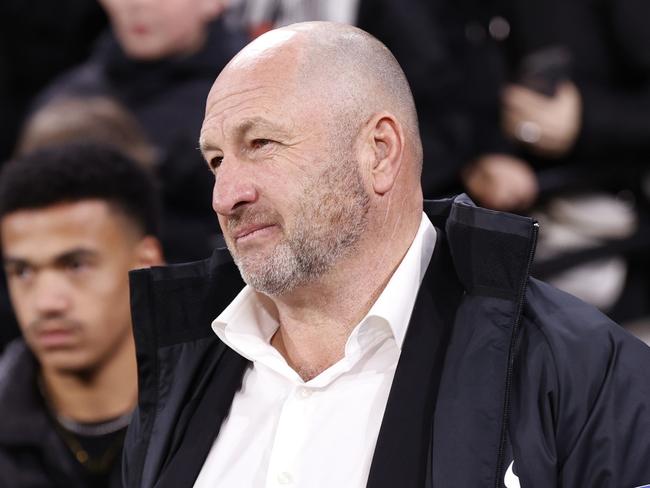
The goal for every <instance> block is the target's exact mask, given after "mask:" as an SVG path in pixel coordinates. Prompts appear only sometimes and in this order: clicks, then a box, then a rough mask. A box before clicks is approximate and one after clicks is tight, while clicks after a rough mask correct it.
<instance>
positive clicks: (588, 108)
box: [0, 0, 650, 486]
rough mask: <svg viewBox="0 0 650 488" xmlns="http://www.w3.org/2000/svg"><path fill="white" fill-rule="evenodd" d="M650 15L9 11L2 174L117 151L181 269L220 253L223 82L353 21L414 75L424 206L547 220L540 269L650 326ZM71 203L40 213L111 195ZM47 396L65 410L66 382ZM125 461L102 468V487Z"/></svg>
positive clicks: (570, 9)
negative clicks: (217, 133) (217, 151)
mask: <svg viewBox="0 0 650 488" xmlns="http://www.w3.org/2000/svg"><path fill="white" fill-rule="evenodd" d="M649 18H650V3H648V2H647V1H644V0H453V1H452V0H402V1H399V2H398V1H395V0H327V1H326V0H98V1H97V2H95V1H90V0H58V1H57V2H48V1H45V0H3V2H1V3H0V38H1V39H0V107H1V111H0V160H2V161H7V162H6V163H4V165H3V166H4V167H5V168H3V173H2V177H5V178H7V177H8V176H7V174H9V173H10V172H9V169H8V168H9V166H11V165H13V164H19V163H21V161H25V160H30V157H32V158H33V155H35V154H36V155H39V154H50V155H51V154H52V151H54V152H55V153H56V151H64V154H67V153H65V151H72V152H73V153H74V152H75V151H82V153H81V154H85V155H86V157H88V158H91V159H88V160H87V161H86V163H87V164H88V165H93V164H94V163H95V161H94V160H92V157H98V158H99V159H102V158H103V157H104V156H101V154H104V153H103V152H102V151H108V153H111V154H112V151H115V152H119V153H120V154H121V155H124V157H126V158H128V159H129V160H133V161H134V164H135V165H137V166H138V168H140V169H141V170H142V171H144V172H145V173H146V174H147V175H148V176H149V177H150V178H152V180H153V181H155V190H156V192H157V194H158V195H159V197H160V201H161V206H160V208H161V215H162V218H161V227H160V232H155V233H154V234H155V236H156V238H158V237H159V238H160V242H161V245H162V251H163V254H164V256H165V260H166V261H167V262H183V261H191V260H197V259H201V258H204V257H207V256H209V255H210V253H211V250H212V249H213V248H214V247H215V246H216V245H218V244H219V242H220V238H219V228H218V222H217V220H216V218H215V217H214V215H213V213H212V210H211V208H210V198H211V189H212V177H211V174H210V172H209V171H208V170H207V168H206V165H205V162H203V161H202V159H201V155H200V153H199V151H198V149H197V146H198V143H197V141H198V136H199V129H200V126H201V123H202V119H203V113H204V109H205V106H204V105H205V99H206V96H207V94H208V91H209V89H210V86H211V84H212V83H213V81H214V79H215V78H216V76H217V75H218V73H219V72H220V70H221V69H222V68H223V66H224V65H225V64H226V63H227V62H228V60H229V59H230V58H231V57H232V56H233V55H234V54H235V53H236V52H237V51H238V50H239V49H240V48H242V47H243V46H244V45H245V44H246V43H247V42H248V41H250V40H251V39H252V38H254V37H255V36H257V35H259V34H261V33H263V32H265V31H267V30H269V29H271V28H273V27H275V26H280V25H286V24H289V23H293V22H298V21H304V20H333V21H338V22H344V23H349V24H354V25H357V26H359V27H360V28H362V29H364V30H366V31H368V32H370V33H371V34H373V35H375V36H376V37H377V38H379V39H380V40H381V41H382V42H384V43H385V44H386V45H387V46H388V47H389V48H390V49H391V51H392V52H393V53H394V55H395V56H396V58H397V59H398V61H399V62H400V64H401V65H402V67H403V68H404V71H405V73H406V75H407V77H408V79H409V82H410V84H411V87H412V91H413V94H414V97H415V100H416V104H417V108H418V114H419V123H420V130H421V133H422V140H423V146H424V167H423V173H422V184H423V189H424V194H425V198H436V197H441V196H446V195H450V194H453V193H460V192H467V193H468V194H469V195H470V196H471V197H472V198H473V199H474V200H475V201H476V202H477V203H478V204H480V205H482V206H484V207H488V208H492V209H495V210H504V211H509V212H514V213H520V214H525V215H531V216H533V217H534V218H536V219H537V220H538V221H539V222H540V234H539V235H540V237H539V243H538V251H537V255H536V258H535V265H534V266H535V269H534V274H535V275H536V276H538V277H540V278H544V279H546V280H548V281H550V282H552V283H554V284H556V285H557V286H559V287H561V288H564V289H565V290H568V291H570V292H571V293H573V294H576V295H578V296H579V297H581V298H583V299H584V300H586V301H589V302H591V303H593V304H595V305H596V306H598V307H599V308H601V309H602V310H604V311H605V312H606V313H608V314H610V315H611V316H612V317H613V318H614V319H615V320H618V321H630V320H635V319H638V318H640V317H647V316H648V315H650V306H649V301H650V287H649V285H648V282H649V281H650V266H649V262H648V261H649V259H648V256H649V255H650V253H649V252H648V251H649V250H650V220H649V216H650V212H649V210H650V208H649V203H648V202H649V201H650V164H649V163H650V30H648V29H647V27H646V21H647V19H649ZM80 144H81V146H80ZM88 145H91V146H92V147H95V146H96V147H95V149H93V150H89V149H88ZM62 148H64V149H62ZM65 148H67V149H65ZM80 148H81V149H80ZM43 151H45V153H43ZM47 151H50V153H48V152H47ZM83 151H86V152H85V153H84V152H83ZM93 151H95V152H93ZM93 155H94V156H93ZM48 157H50V158H54V159H57V158H59V159H58V160H60V161H63V160H66V161H67V160H68V159H70V158H71V160H73V159H75V158H74V157H72V156H65V157H64V156H60V154H59V156H56V157H55V156H46V157H45V159H47V158H48ZM106 157H108V156H106ZM111 157H112V156H111ZM66 158H68V159H66ZM109 159H110V158H109ZM8 172H9V173H8ZM52 174H56V172H53V173H52ZM107 178H108V176H107ZM2 184H3V182H2V181H0V186H1V185H2ZM64 193H65V192H64ZM0 197H1V195H0ZM57 198H59V200H57ZM57 198H55V199H54V200H52V201H46V200H44V201H43V202H44V203H36V204H33V205H32V204H28V205H27V208H32V207H37V208H49V207H50V206H51V205H53V204H57V203H60V202H63V201H76V200H84V199H89V198H90V199H97V198H99V199H100V200H101V199H102V198H104V197H102V196H101V195H99V194H98V195H92V194H89V195H77V194H74V195H67V196H66V195H65V194H62V195H61V196H60V197H57ZM36 200H38V198H37V199H36ZM107 200H108V201H111V199H110V198H107ZM2 205H3V203H2V202H0V207H1V206H2ZM18 209H20V206H19V207H18ZM14 210H15V209H14ZM14 210H12V209H9V210H8V211H7V212H8V215H12V213H11V212H13V211H14ZM29 225H30V224H28V226H29ZM34 225H36V224H34ZM122 231H123V230H121V231H120V232H122ZM147 232H148V231H147ZM34 238H35V239H40V242H41V243H42V242H43V240H42V239H43V234H40V235H35V237H34ZM7 244H8V243H7V241H6V235H5V229H4V226H3V235H2V246H3V254H4V255H5V271H7V272H9V271H11V273H12V275H11V276H10V277H9V288H10V290H11V292H12V293H11V297H12V298H13V299H14V300H15V297H16V296H18V295H17V293H18V291H16V290H17V288H16V285H15V283H14V281H15V280H16V279H17V276H18V277H20V276H22V275H21V274H20V273H19V272H17V271H16V268H15V264H16V263H15V262H13V264H12V266H13V267H11V268H10V269H9V267H8V266H7V264H6V263H7V260H6V254H7V249H5V246H7ZM45 247H47V246H45ZM34 259H36V258H34ZM150 262H162V255H161V256H158V257H156V258H155V259H154V258H152V259H150ZM21 270H22V268H21ZM12 280H13V281H12ZM2 286H3V287H4V286H6V285H5V284H4V280H3V285H2ZM122 286H124V287H127V283H126V280H123V282H122ZM122 295H124V293H123V292H122ZM122 295H120V296H122ZM9 297H10V295H9V293H8V291H7V289H2V290H0V308H1V309H2V317H0V318H1V320H2V321H3V324H2V327H1V328H0V350H1V349H2V348H3V347H4V346H5V344H6V343H8V342H9V340H10V339H12V338H13V337H15V336H17V335H18V330H19V328H20V329H23V330H26V329H28V328H29V327H28V326H29V324H31V322H30V321H29V320H28V319H26V318H24V316H21V315H19V320H18V322H19V323H18V326H19V327H18V326H16V325H13V326H12V325H11V324H15V322H14V319H13V315H12V311H11V309H12V307H11V300H10V298H9ZM80 299H81V298H80ZM114 305H115V306H116V307H118V308H119V304H114ZM33 306H34V307H37V305H33ZM90 306H92V305H90ZM44 308H45V309H47V307H44ZM48 310H49V309H48ZM34 313H37V312H34ZM43 313H45V312H43ZM47 313H63V312H54V311H51V310H50V311H48V312H47ZM119 320H122V321H126V322H128V321H129V318H128V317H126V318H124V317H122V318H120V319H119ZM23 322H28V323H23ZM25 335H26V337H27V338H28V337H29V336H28V334H25ZM34 340H36V339H34ZM27 342H28V346H30V347H31V348H32V349H34V350H35V351H39V350H40V349H39V348H38V347H36V346H34V344H33V343H30V342H29V340H28V341H27ZM104 354H109V355H110V352H104ZM36 355H37V356H38V354H36ZM37 359H38V360H40V361H41V362H42V361H43V359H42V358H41V357H38V358H37ZM103 360H104V359H101V361H103ZM92 361H96V362H101V361H100V358H95V359H93V360H92ZM92 361H91V363H92ZM92 364H93V365H94V363H92ZM93 367H94V366H93ZM125 371H128V374H130V375H135V369H134V368H133V367H132V365H131V366H128V367H126V369H125ZM41 378H42V376H41ZM39 385H40V388H41V389H45V390H46V393H47V391H49V390H48V388H51V389H52V392H51V394H52V395H53V396H54V397H56V394H55V393H56V392H55V390H56V381H51V382H48V380H47V378H46V380H45V381H41V382H40V383H39ZM0 390H1V388H0ZM132 393H133V392H127V395H132ZM2 394H3V393H2V391H0V402H2V398H3V397H2ZM46 396H47V394H46ZM56 400H57V398H54V399H52V400H51V403H52V404H56ZM134 400H135V398H131V397H130V396H129V397H128V402H126V404H128V405H130V403H129V402H131V401H134ZM118 403H119V402H118ZM120 405H123V404H120ZM50 408H51V405H50ZM123 410H124V409H123ZM126 410H127V411H128V408H126ZM117 411H119V408H117V410H116V412H117ZM122 413H123V412H122ZM117 417H120V416H119V415H117ZM62 418H63V417H62ZM95 420H97V419H94V418H93V417H92V415H91V416H90V417H89V422H90V423H92V422H95ZM100 420H102V422H104V421H105V420H106V419H100ZM95 423H97V422H95ZM104 423H105V422H104ZM60 424H61V425H60V426H59V427H60V429H63V431H64V432H68V430H66V429H67V427H66V425H67V424H65V419H64V420H60ZM119 426H121V427H124V425H122V424H119V423H118V427H119ZM74 428H77V429H78V425H77V426H76V427H74ZM74 428H72V427H71V428H70V430H71V431H72V432H73V434H74V432H76V431H75V430H74ZM81 430H82V431H83V429H81ZM109 430H110V429H109ZM100 431H101V429H100ZM102 432H103V431H102ZM111 432H113V433H114V432H119V429H118V430H117V431H111ZM109 433H110V432H109ZM79 435H81V437H83V433H82V434H79ZM86 437H91V438H92V435H89V436H86ZM75 439H76V438H75ZM2 442H4V441H3V433H2V432H0V444H1V443H2ZM74 442H76V441H74V440H73V444H74ZM104 444H106V443H104ZM75 445H76V444H75ZM106 445H108V444H106ZM95 447H96V446H95ZM72 449H73V451H74V448H72ZM90 449H92V448H90ZM98 449H99V452H100V454H101V453H103V452H105V450H106V449H105V448H104V447H102V446H100V447H99V448H98ZM79 452H80V451H79V450H76V451H75V456H76V457H77V460H78V461H79V462H80V463H81V464H83V465H84V466H85V467H87V466H86V461H87V458H88V456H89V454H88V453H86V450H84V451H83V452H84V453H86V454H79ZM84 455H85V456H86V458H83V456H84ZM80 456H81V458H82V459H80ZM84 459H85V460H84ZM114 459H116V457H115V456H113V457H111V458H110V462H108V463H104V464H106V465H104V464H102V463H99V464H98V466H99V468H98V471H97V472H96V473H95V472H93V473H94V474H93V476H94V475H97V476H98V478H97V479H101V480H102V481H101V483H109V480H110V479H111V475H110V474H107V473H109V472H110V470H111V469H114V466H113V461H114ZM100 461H101V459H100ZM1 463H2V458H1V457H0V464H1ZM93 466H94V465H93ZM95 467H97V466H94V468H95ZM94 468H93V469H94ZM100 468H101V469H100ZM102 469H103V470H104V471H102ZM97 473H99V474H97ZM82 478H83V477H82ZM66 486H73V485H72V484H67V485H66ZM74 486H77V485H74ZM79 486H83V484H81V485H79ZM93 486H95V485H93ZM97 486H99V485H97ZM105 486H113V485H110V484H105Z"/></svg>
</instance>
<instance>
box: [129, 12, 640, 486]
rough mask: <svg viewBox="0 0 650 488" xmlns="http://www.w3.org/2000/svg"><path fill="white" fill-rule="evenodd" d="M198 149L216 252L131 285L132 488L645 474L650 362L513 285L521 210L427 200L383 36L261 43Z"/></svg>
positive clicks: (589, 481)
mask: <svg viewBox="0 0 650 488" xmlns="http://www.w3.org/2000/svg"><path fill="white" fill-rule="evenodd" d="M200 145H201V151H202V153H203V155H204V157H205V160H206V161H207V163H208V166H209V168H210V170H211V171H212V172H213V174H214V193H213V208H214V210H215V212H216V213H217V216H218V218H219V222H220V224H221V228H222V230H223V234H224V238H225V241H226V244H227V249H218V250H217V251H215V253H214V255H213V257H212V259H211V260H209V261H206V262H200V263H193V264H189V265H184V266H178V267H170V268H157V269H153V270H148V271H137V272H135V273H133V274H132V276H131V279H132V306H133V316H134V322H135V337H136V344H137V348H138V355H139V371H140V388H141V390H140V403H139V410H138V414H137V415H136V418H135V420H134V421H133V422H132V424H131V427H130V430H129V433H128V435H127V441H126V446H127V447H126V453H125V482H126V485H127V486H128V487H134V488H135V487H153V486H156V487H158V488H163V487H170V488H171V487H174V488H176V487H187V486H194V487H198V488H203V487H214V486H218V487H233V488H234V487H236V488H240V487H258V486H259V487H277V486H300V487H310V488H313V487H316V488H318V487H328V488H329V487H346V488H348V487H352V488H354V487H363V486H369V487H424V486H436V487H440V486H443V487H456V488H457V487H470V486H471V487H484V486H485V487H487V486H505V487H507V488H514V487H519V486H524V487H545V488H546V487H552V486H566V487H569V486H571V487H577V486H612V487H614V486H616V487H622V486H629V487H634V486H639V485H642V484H644V483H650V463H648V462H647V460H648V459H649V458H650V380H649V379H648V377H647V375H646V371H647V370H648V368H650V350H649V349H648V348H647V347H646V346H645V345H644V344H643V343H641V342H640V341H638V340H636V339H634V338H632V337H631V336H628V335H627V334H626V333H625V332H624V331H623V330H622V329H620V328H619V327H618V326H616V324H613V323H611V322H610V321H609V320H608V319H607V318H606V317H604V316H603V315H601V314H599V312H597V311H596V310H594V309H592V308H589V307H588V306H587V305H585V304H583V303H581V302H579V301H578V300H577V299H575V298H573V297H570V296H568V295H566V294H563V293H561V292H559V291H557V290H555V289H552V288H551V287H549V286H547V285H544V284H543V283H540V282H538V281H536V280H534V279H532V278H530V277H529V276H528V269H529V266H530V262H531V260H532V256H533V252H534V246H535V238H536V234H537V224H535V223H534V222H533V221H532V220H531V219H528V218H524V217H520V216H514V215H508V214H500V213H497V212H493V211H488V210H484V209H480V208H477V207H475V206H474V205H473V204H472V202H471V201H469V199H467V198H466V197H464V196H460V197H457V198H455V199H451V200H442V201H434V202H423V200H422V192H421V189H420V171H421V165H422V149H421V144H420V138H419V134H418V124H417V116H416V113H415V108H414V104H413V99H412V97H411V94H410V90H409V87H408V84H407V82H406V79H405V77H404V75H403V73H402V71H401V69H400V67H399V66H398V64H397V62H396V61H395V59H394V58H393V56H392V55H391V54H390V52H389V51H388V50H387V49H386V48H385V47H384V46H383V45H382V44H381V43H380V42H379V41H377V40H376V39H374V38H373V37H371V36H370V35H368V34H366V33H365V32H363V31H361V30H358V29H356V28H353V27H349V26H344V25H339V24H330V23H306V24H296V25H293V26H289V27H287V28H283V29H279V30H275V31H271V32H269V33H267V34H265V35H264V36H262V37H260V38H258V39H257V40H256V41H254V42H252V43H251V44H249V45H248V46H247V47H246V48H245V49H244V50H242V51H241V52H240V53H239V54H238V55H237V56H236V57H235V58H234V59H233V60H232V61H231V62H230V63H229V64H228V65H227V67H226V68H225V69H224V70H223V71H222V72H221V74H220V75H219V77H218V78H217V80H216V82H215V84H214V86H213V88H212V90H211V92H210V94H209V96H208V101H207V107H206V116H205V120H204V123H203V127H202V130H201V135H200ZM423 210H424V211H423Z"/></svg>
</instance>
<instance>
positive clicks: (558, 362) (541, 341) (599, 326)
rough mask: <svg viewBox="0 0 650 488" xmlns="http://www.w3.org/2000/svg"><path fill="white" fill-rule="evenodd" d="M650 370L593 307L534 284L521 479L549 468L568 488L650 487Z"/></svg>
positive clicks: (521, 409)
mask: <svg viewBox="0 0 650 488" xmlns="http://www.w3.org/2000/svg"><path fill="white" fill-rule="evenodd" d="M648 370H650V348H648V346H646V345H645V344H644V343H643V342H641V341H640V340H638V339H637V338H635V337H633V336H632V335H631V334H629V333H628V332H626V331H625V330H624V329H623V328H622V327H620V326H619V325H617V324H616V323H614V322H613V321H611V320H610V319H609V318H608V317H606V316H605V315H604V314H603V313H601V312H600V311H598V310H597V309H595V308H594V307H592V306H590V305H588V304H586V303H584V302H582V301H581V300H579V299H577V298H575V297H573V296H571V295H569V294H567V293H564V292H562V291H560V290H557V289H556V288H554V287H552V286H550V285H548V284H545V283H542V282H540V281H537V280H535V279H531V280H530V281H529V286H528V289H527V292H526V302H525V307H524V312H523V318H522V327H521V334H520V337H519V343H518V351H517V357H516V359H515V373H514V374H515V376H514V382H513V384H514V389H515V399H514V401H513V415H512V421H511V437H512V438H513V439H512V441H513V442H512V443H513V449H514V451H515V452H514V454H515V459H516V464H519V467H520V471H522V473H528V477H529V481H530V482H533V481H539V477H540V476H543V475H542V474H541V472H542V471H541V470H542V467H543V466H544V465H546V466H545V467H546V468H549V469H547V470H546V471H547V472H551V471H558V472H559V475H558V476H559V479H560V480H561V482H560V485H562V486H597V485H598V486H602V485H603V484H602V480H608V482H607V483H605V485H604V486H639V485H643V484H647V483H649V482H650V465H648V463H647V459H649V458H650V376H648V374H647V371H648ZM526 463H529V464H528V465H526ZM536 472H539V473H540V474H533V475H532V476H531V474H530V473H536ZM524 476H526V475H524ZM523 481H525V480H523ZM549 481H550V480H549ZM532 484H533V486H535V484H534V483H532Z"/></svg>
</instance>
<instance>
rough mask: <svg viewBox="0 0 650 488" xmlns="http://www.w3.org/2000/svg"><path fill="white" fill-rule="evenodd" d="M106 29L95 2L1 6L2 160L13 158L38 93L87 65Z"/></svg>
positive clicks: (40, 0)
mask: <svg viewBox="0 0 650 488" xmlns="http://www.w3.org/2000/svg"><path fill="white" fill-rule="evenodd" d="M106 25H107V20H106V15H105V14H104V12H103V11H102V9H101V7H100V6H99V4H98V3H97V1H95V0H57V1H56V2H52V1H50V0H2V2H0V107H1V110H0V161H5V160H6V159H7V158H8V157H9V156H10V155H11V154H12V152H13V148H14V144H15V140H16V136H17V134H18V131H19V129H20V125H21V123H22V120H23V117H24V115H25V112H26V111H27V109H28V107H29V104H30V102H31V100H32V98H33V97H34V95H35V94H36V93H38V92H39V91H41V90H42V89H43V87H44V86H45V85H46V84H47V83H49V82H50V81H51V80H52V79H53V78H54V77H55V76H57V75H59V74H60V73H61V72H63V71H64V70H67V69H69V68H70V67H72V66H74V65H76V64H79V63H81V62H83V61H85V60H86V59H87V57H88V56H89V54H90V51H91V48H92V45H93V43H94V41H95V39H96V38H97V36H98V35H99V34H100V32H102V31H103V30H104V29H105V28H106Z"/></svg>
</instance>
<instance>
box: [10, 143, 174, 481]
mask: <svg viewBox="0 0 650 488" xmlns="http://www.w3.org/2000/svg"><path fill="white" fill-rule="evenodd" d="M157 220H158V218H157V201H156V194H155V191H154V186H153V184H152V182H151V179H150V177H149V175H148V174H147V172H146V171H145V170H144V169H143V168H141V167H140V166H139V165H138V164H137V163H135V162H134V161H132V160H131V159H129V158H127V157H126V156H124V155H122V154H121V153H119V152H117V151H115V150H113V149H109V148H106V147H102V146H93V145H74V144H73V145H64V146H60V147H56V148H50V149H43V150H40V151H37V152H33V153H30V154H28V155H26V156H22V157H18V158H16V159H15V160H13V161H11V162H9V163H7V164H6V165H5V167H4V168H3V171H2V173H1V174H0V233H1V246H2V254H3V263H4V270H5V273H6V276H7V280H8V285H9V290H10V294H11V301H12V304H13V306H14V309H15V312H16V316H17V318H18V323H19V324H20V328H21V331H22V338H19V339H16V340H15V341H14V342H12V343H11V344H9V346H7V348H6V350H5V352H4V354H3V355H2V357H1V358H0V411H2V416H3V420H2V422H1V423H0V485H1V486H2V487H3V488H14V487H15V488H20V487H33V486H39V487H57V488H60V487H64V486H65V487H66V488H82V487H88V488H90V487H92V488H100V487H110V488H114V487H119V486H121V480H120V470H121V467H120V466H121V462H120V458H121V450H122V442H123V438H124V434H125V431H126V427H127V425H128V423H129V421H130V417H131V412H132V411H133V409H134V407H135V405H136V402H137V373H136V361H135V351H134V341H133V335H132V331H131V318H130V313H129V287H128V280H127V273H128V271H129V270H130V269H133V268H139V267H147V266H151V265H157V264H160V263H161V262H162V254H161V248H160V244H159V242H158V239H157V238H156V237H155V236H156V233H157Z"/></svg>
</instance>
